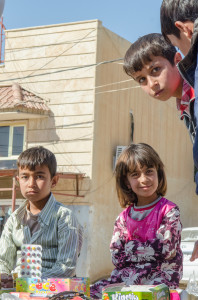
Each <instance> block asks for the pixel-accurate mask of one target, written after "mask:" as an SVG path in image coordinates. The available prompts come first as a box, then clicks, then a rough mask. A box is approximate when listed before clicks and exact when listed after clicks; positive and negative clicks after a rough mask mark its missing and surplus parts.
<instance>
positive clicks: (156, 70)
mask: <svg viewBox="0 0 198 300" xmlns="http://www.w3.org/2000/svg"><path fill="white" fill-rule="evenodd" d="M159 70H160V67H155V68H153V69H152V73H156V72H158V71H159Z"/></svg>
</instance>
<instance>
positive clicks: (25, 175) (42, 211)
mask: <svg viewBox="0 0 198 300" xmlns="http://www.w3.org/2000/svg"><path fill="white" fill-rule="evenodd" d="M17 165H18V176H17V180H18V182H19V185H20V190H21V193H22V195H23V197H24V198H26V201H25V203H24V204H22V205H21V206H20V207H19V208H18V209H17V210H16V211H14V212H13V213H12V214H11V216H10V217H9V219H8V220H7V222H6V224H5V227H4V230H3V233H2V236H1V239H0V273H6V274H10V273H11V272H12V271H13V270H14V272H18V271H19V266H20V262H21V246H22V244H38V245H41V246H42V277H43V278H50V277H59V278H61V277H62V278H65V277H73V276H75V275H76V273H75V268H76V262H77V257H78V255H79V253H80V249H81V245H82V227H81V226H80V224H79V223H78V221H77V219H76V218H75V216H74V215H73V213H72V211H71V210H69V209H68V208H67V207H66V206H64V205H63V204H61V203H59V202H57V201H56V199H55V198H54V196H53V194H52V193H51V188H53V187H55V186H56V184H57V182H58V176H57V174H56V168H57V163H56V158H55V155H54V154H53V153H52V152H51V151H49V150H48V149H45V148H43V147H33V148H30V149H27V150H25V151H24V152H22V153H21V154H20V156H19V158H18V161H17ZM15 266H16V267H15ZM14 268H15V269H14Z"/></svg>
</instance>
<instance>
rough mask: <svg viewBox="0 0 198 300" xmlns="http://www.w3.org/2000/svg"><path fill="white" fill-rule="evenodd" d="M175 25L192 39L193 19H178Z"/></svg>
mask: <svg viewBox="0 0 198 300" xmlns="http://www.w3.org/2000/svg"><path fill="white" fill-rule="evenodd" d="M175 26H176V27H177V28H178V29H179V31H180V32H183V33H184V34H185V35H186V37H187V38H189V39H191V38H192V34H193V29H194V24H193V22H191V21H189V22H188V21H186V22H182V21H176V22H175Z"/></svg>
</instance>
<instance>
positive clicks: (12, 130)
mask: <svg viewBox="0 0 198 300" xmlns="http://www.w3.org/2000/svg"><path fill="white" fill-rule="evenodd" d="M24 137H25V126H24V125H13V126H9V125H5V126H0V169H15V168H16V159H17V157H18V156H19V154H20V153H21V152H22V151H23V149H24Z"/></svg>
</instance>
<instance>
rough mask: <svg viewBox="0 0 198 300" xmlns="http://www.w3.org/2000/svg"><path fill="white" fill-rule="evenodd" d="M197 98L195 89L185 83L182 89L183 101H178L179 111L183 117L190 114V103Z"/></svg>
mask: <svg viewBox="0 0 198 300" xmlns="http://www.w3.org/2000/svg"><path fill="white" fill-rule="evenodd" d="M194 98H195V92H194V89H193V88H192V87H191V86H190V85H189V84H188V83H187V81H185V80H184V81H183V88H182V97H181V99H179V98H177V99H176V104H177V109H178V110H180V111H181V115H182V114H183V113H184V111H185V112H187V113H188V114H190V113H189V103H190V100H192V99H194Z"/></svg>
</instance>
